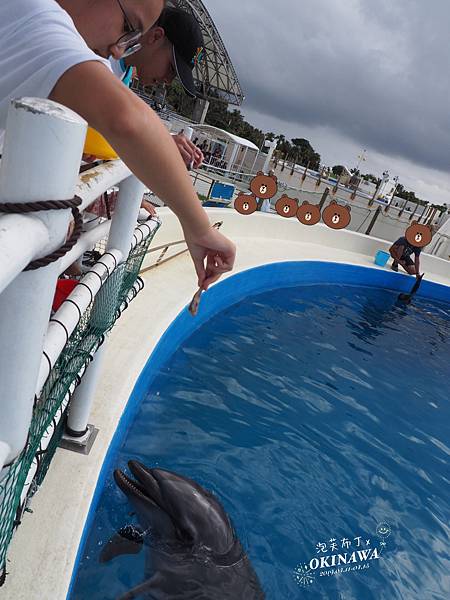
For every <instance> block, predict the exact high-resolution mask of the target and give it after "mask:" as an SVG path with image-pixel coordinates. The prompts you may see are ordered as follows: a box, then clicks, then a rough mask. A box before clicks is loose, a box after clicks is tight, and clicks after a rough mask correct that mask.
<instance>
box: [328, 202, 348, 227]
mask: <svg viewBox="0 0 450 600" xmlns="http://www.w3.org/2000/svg"><path fill="white" fill-rule="evenodd" d="M322 219H323V222H324V223H325V225H327V226H328V227H331V229H345V228H346V227H347V226H348V225H349V224H350V221H351V216H350V206H348V205H347V206H341V205H340V204H338V203H337V202H336V200H332V201H331V202H330V204H329V205H328V206H327V207H326V209H325V210H324V211H323V213H322Z"/></svg>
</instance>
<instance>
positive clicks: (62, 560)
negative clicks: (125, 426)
mask: <svg viewBox="0 0 450 600" xmlns="http://www.w3.org/2000/svg"><path fill="white" fill-rule="evenodd" d="M208 212H209V214H210V217H211V222H213V223H214V222H216V221H224V224H223V226H222V231H223V232H224V233H225V234H226V235H228V236H229V237H230V238H232V239H233V240H234V241H235V242H236V244H237V247H238V255H237V262H236V268H235V270H234V272H238V271H242V270H245V269H248V268H250V267H254V266H258V265H261V264H266V263H273V262H278V261H286V260H324V261H333V262H343V263H350V264H354V265H361V266H365V267H370V268H375V269H376V268H379V267H376V266H375V265H374V264H373V256H374V254H375V252H376V250H378V249H387V247H388V246H389V244H388V242H383V241H380V240H376V239H373V238H370V237H366V236H364V235H361V234H356V233H353V232H348V231H333V230H331V229H328V228H327V227H325V226H323V225H316V226H314V227H306V226H303V225H301V224H300V223H299V222H298V221H297V220H296V219H290V220H286V219H283V218H282V217H279V216H278V215H267V214H261V213H258V214H255V215H251V216H242V215H239V214H238V213H236V212H235V211H233V210H224V209H210V210H209V211H208ZM158 213H159V214H160V216H161V217H162V220H163V226H162V228H161V230H160V231H159V232H158V234H157V236H156V238H155V240H154V242H153V246H157V245H161V244H163V243H166V242H169V241H174V240H179V239H182V237H183V236H182V233H181V229H180V227H179V225H178V222H177V221H176V219H175V218H174V217H173V215H172V214H171V213H170V212H169V211H168V209H160V210H159V211H158ZM421 264H422V266H423V270H424V271H425V272H426V278H427V279H428V280H432V281H436V282H438V283H442V284H445V285H450V262H448V261H444V260H442V259H436V258H434V257H431V256H427V255H424V256H423V257H422V260H421ZM144 279H145V284H146V287H145V289H144V291H143V292H141V293H140V294H139V295H138V297H137V298H136V300H134V301H133V302H132V304H131V305H130V308H129V309H128V310H127V311H125V313H124V314H123V316H122V317H121V319H120V320H119V321H118V323H117V325H116V327H115V328H114V330H113V332H112V334H111V336H110V339H109V344H108V348H107V351H106V360H105V367H104V371H103V374H102V381H101V385H100V388H99V389H98V390H97V394H96V399H95V404H94V410H93V414H92V417H91V419H90V422H91V423H93V424H94V425H95V426H96V427H98V428H99V434H98V437H97V439H96V441H95V444H94V447H93V449H92V450H91V453H90V455H89V456H83V455H80V454H75V453H70V452H68V451H66V450H61V449H58V451H57V452H56V455H55V458H54V460H53V462H52V465H51V467H50V469H49V472H48V475H47V477H46V479H45V481H44V484H43V486H42V489H41V490H40V491H39V492H38V494H37V495H36V496H35V498H34V499H33V502H32V506H31V508H32V510H33V514H26V515H25V517H24V520H23V523H22V525H21V526H20V527H19V529H18V531H17V532H16V534H15V536H14V538H13V542H12V545H11V547H10V551H9V554H8V558H9V562H8V568H7V570H8V572H9V575H8V577H7V582H6V585H5V586H4V587H3V588H1V589H0V598H1V599H2V600H64V599H65V598H66V594H67V590H68V586H69V582H70V578H71V575H72V567H73V563H74V560H75V557H76V554H77V549H78V545H79V540H80V537H81V534H82V531H83V526H84V521H85V518H86V515H87V512H88V510H89V506H90V503H91V499H92V495H93V492H94V488H95V483H96V480H97V477H98V473H99V471H100V468H101V465H102V461H103V458H104V456H105V453H106V451H107V449H108V446H109V443H110V441H111V438H112V436H113V434H114V431H115V429H116V426H117V423H118V420H119V418H120V416H121V414H122V411H123V409H124V407H125V405H126V402H127V400H128V398H129V396H130V393H131V391H132V389H133V386H134V382H135V380H136V378H137V377H138V375H139V373H140V372H141V370H142V368H143V366H144V365H145V363H146V361H147V359H148V357H149V355H150V353H151V351H152V349H153V348H154V347H155V345H156V344H157V342H158V340H159V338H160V337H161V334H162V333H163V332H164V331H165V329H166V328H167V327H168V326H169V325H170V323H171V322H172V320H173V319H174V318H175V317H176V315H177V314H178V313H179V311H180V310H181V309H182V308H183V307H184V306H186V304H187V303H188V302H189V301H190V299H191V298H192V295H193V294H194V292H195V291H196V276H195V272H194V269H193V266H192V263H191V261H190V258H189V255H188V254H187V253H186V254H184V255H182V256H180V257H178V258H175V259H174V260H173V261H169V262H168V263H166V264H164V265H162V266H160V267H157V268H155V269H152V270H151V271H149V272H148V273H147V274H146V275H144ZM412 281H413V280H412ZM124 365H126V368H124Z"/></svg>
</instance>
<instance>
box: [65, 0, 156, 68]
mask: <svg viewBox="0 0 450 600" xmlns="http://www.w3.org/2000/svg"><path fill="white" fill-rule="evenodd" d="M57 2H58V4H59V5H60V6H61V7H62V8H63V9H64V10H65V11H66V12H67V13H69V15H70V16H71V17H72V19H73V21H74V23H75V27H76V28H77V30H78V31H79V33H80V34H81V36H82V37H83V39H84V41H85V42H86V44H87V45H88V46H89V48H90V49H91V50H93V51H94V52H95V53H96V54H98V55H99V56H102V57H103V58H108V57H109V56H112V57H114V58H116V59H119V58H122V57H124V56H127V55H129V53H131V52H133V51H136V50H139V48H140V47H141V43H142V35H143V34H144V33H145V32H146V31H147V30H148V29H149V28H150V27H151V26H152V25H154V23H155V22H156V21H157V20H158V18H159V16H160V15H161V11H162V10H163V8H164V5H165V0H57Z"/></svg>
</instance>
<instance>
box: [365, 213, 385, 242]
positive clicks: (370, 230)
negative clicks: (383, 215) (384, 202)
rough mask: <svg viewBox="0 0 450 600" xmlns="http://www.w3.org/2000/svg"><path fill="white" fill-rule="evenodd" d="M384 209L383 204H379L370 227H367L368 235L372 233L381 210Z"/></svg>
mask: <svg viewBox="0 0 450 600" xmlns="http://www.w3.org/2000/svg"><path fill="white" fill-rule="evenodd" d="M381 211H382V208H381V206H378V208H377V210H376V211H375V213H374V215H373V217H372V220H371V221H370V224H369V227H368V228H367V229H366V235H370V234H371V232H372V229H373V227H374V225H375V222H376V220H377V219H378V217H379V215H380V212H381Z"/></svg>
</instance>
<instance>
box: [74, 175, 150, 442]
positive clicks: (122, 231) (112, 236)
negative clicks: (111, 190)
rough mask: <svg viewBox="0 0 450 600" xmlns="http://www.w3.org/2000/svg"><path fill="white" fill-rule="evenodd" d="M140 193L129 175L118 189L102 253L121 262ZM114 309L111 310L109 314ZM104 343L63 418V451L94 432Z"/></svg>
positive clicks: (126, 251) (140, 187)
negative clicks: (93, 415) (91, 422)
mask: <svg viewBox="0 0 450 600" xmlns="http://www.w3.org/2000/svg"><path fill="white" fill-rule="evenodd" d="M144 190H145V187H144V185H143V184H142V183H141V182H140V181H139V179H137V178H136V177H135V176H134V175H131V176H130V177H128V178H127V179H125V180H124V181H122V183H121V184H120V186H119V195H118V198H117V206H116V209H115V212H114V215H113V219H112V223H111V229H110V231H109V237H108V244H107V247H106V251H108V250H112V249H117V250H120V252H121V253H122V256H123V257H124V260H126V259H127V258H128V255H129V253H130V247H131V240H132V238H133V232H134V229H135V227H136V221H137V217H138V213H139V208H140V206H141V201H142V196H143V193H144ZM101 297H102V289H100V291H99V292H98V295H97V297H96V301H95V305H94V308H93V311H92V316H91V319H92V320H93V321H94V322H95V319H96V311H97V310H98V306H99V305H100V306H101V305H102V302H101ZM109 302H110V303H111V302H113V299H110V301H109ZM114 309H115V306H114V307H112V310H114ZM99 312H100V311H99ZM98 318H100V319H105V315H101V314H98ZM106 343H107V341H106V340H105V341H104V343H103V345H102V347H101V351H100V352H96V353H95V355H94V358H93V361H92V363H91V364H90V365H89V366H88V368H87V369H86V372H85V374H84V376H83V380H82V383H81V384H80V385H79V386H78V387H77V388H76V390H75V392H74V394H73V396H72V400H71V402H70V406H69V415H68V418H67V425H66V435H65V436H64V440H65V441H64V444H65V446H66V447H67V446H68V442H69V441H70V438H75V439H76V440H77V442H76V443H75V444H74V445H75V446H77V447H79V446H80V445H84V446H88V445H89V443H90V441H91V440H90V435H91V433H93V432H94V431H95V430H94V429H93V428H89V427H88V420H89V416H90V413H91V407H92V403H93V400H94V393H95V388H96V385H97V382H98V378H99V373H100V370H101V364H102V359H103V356H104V350H105V346H106ZM80 438H83V439H82V444H80Z"/></svg>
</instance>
